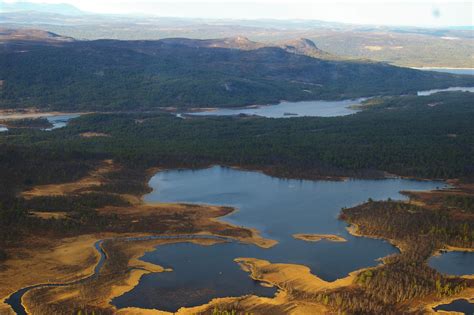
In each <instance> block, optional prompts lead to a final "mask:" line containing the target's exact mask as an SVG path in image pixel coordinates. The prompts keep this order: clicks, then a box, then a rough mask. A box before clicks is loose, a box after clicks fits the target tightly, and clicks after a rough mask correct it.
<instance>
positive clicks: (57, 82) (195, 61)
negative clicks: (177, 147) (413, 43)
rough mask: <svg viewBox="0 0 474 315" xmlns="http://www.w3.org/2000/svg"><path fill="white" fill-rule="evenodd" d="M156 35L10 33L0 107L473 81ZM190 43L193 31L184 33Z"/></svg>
mask: <svg viewBox="0 0 474 315" xmlns="http://www.w3.org/2000/svg"><path fill="white" fill-rule="evenodd" d="M182 41H183V40H182V39H181V40H179V39H177V40H170V39H168V40H158V41H118V40H96V41H58V42H52V43H50V42H38V41H15V40H9V41H7V44H5V45H3V46H2V49H1V50H0V80H1V82H2V84H1V88H0V108H19V107H29V106H36V107H41V108H45V109H50V110H60V111H61V110H62V111H65V110H68V111H83V110H94V111H120V110H140V109H150V108H157V107H181V108H184V107H186V108H189V107H210V106H214V107H232V106H242V105H254V104H272V103H278V102H279V101H281V100H289V101H298V100H314V99H347V98H356V97H363V96H374V95H400V94H414V93H416V91H419V90H427V89H433V88H446V87H450V86H473V85H474V79H473V78H472V77H470V76H461V75H453V74H446V73H435V72H427V71H419V70H414V69H409V68H401V67H396V66H392V65H388V64H386V63H380V62H372V61H368V60H342V59H341V60H326V59H318V58H312V57H309V56H305V55H301V54H296V53H291V52H288V51H286V50H284V49H282V48H278V47H263V48H259V49H254V50H240V49H230V48H208V47H199V44H198V42H196V44H194V45H193V44H192V43H191V44H189V43H188V44H186V45H183V44H182V43H181V42H182ZM189 41H191V42H192V40H189Z"/></svg>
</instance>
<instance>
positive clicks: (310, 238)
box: [293, 233, 347, 242]
mask: <svg viewBox="0 0 474 315" xmlns="http://www.w3.org/2000/svg"><path fill="white" fill-rule="evenodd" d="M293 237H294V238H296V239H298V240H303V241H307V242H319V241H321V240H328V241H331V242H347V240H346V239H345V238H344V237H342V236H339V235H334V234H304V233H300V234H293Z"/></svg>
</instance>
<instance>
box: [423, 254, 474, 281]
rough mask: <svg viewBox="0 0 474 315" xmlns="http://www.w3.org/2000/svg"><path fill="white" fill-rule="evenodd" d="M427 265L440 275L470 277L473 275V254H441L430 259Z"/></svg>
mask: <svg viewBox="0 0 474 315" xmlns="http://www.w3.org/2000/svg"><path fill="white" fill-rule="evenodd" d="M428 264H429V265H430V266H431V267H433V268H435V269H436V270H438V271H439V272H441V273H445V274H450V275H457V276H461V275H471V274H474V252H442V253H441V254H440V255H437V256H433V257H431V258H430V259H429V261H428Z"/></svg>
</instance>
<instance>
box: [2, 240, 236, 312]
mask: <svg viewBox="0 0 474 315" xmlns="http://www.w3.org/2000/svg"><path fill="white" fill-rule="evenodd" d="M153 239H183V240H189V239H215V240H224V241H233V240H231V239H228V238H225V237H220V236H214V235H192V234H190V235H176V236H175V235H156V236H145V237H126V238H115V239H107V240H124V241H144V240H153ZM104 241H105V239H104V240H99V241H97V242H95V244H94V248H95V249H96V250H97V252H98V253H99V254H100V258H99V261H98V262H97V264H96V266H95V267H94V272H93V273H92V274H91V275H89V276H87V277H85V278H82V279H78V280H74V281H71V282H65V283H42V284H35V285H32V286H29V287H26V288H22V289H20V290H18V291H16V292H14V293H12V294H11V295H10V296H9V297H8V298H6V299H5V301H4V302H5V303H7V304H8V305H10V306H11V308H12V309H13V311H15V313H16V314H17V315H28V313H27V312H26V309H25V307H24V306H23V304H22V299H23V296H24V295H25V294H26V293H27V292H28V291H30V290H32V289H37V288H41V287H65V286H70V285H75V284H80V283H83V282H86V281H88V280H91V279H95V278H97V277H98V276H99V273H100V270H101V269H102V266H103V265H104V263H105V261H106V259H107V254H106V253H105V251H104V249H103V247H102V244H103V242H104Z"/></svg>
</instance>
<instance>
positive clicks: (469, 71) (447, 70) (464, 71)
mask: <svg viewBox="0 0 474 315" xmlns="http://www.w3.org/2000/svg"><path fill="white" fill-rule="evenodd" d="M415 69H418V70H423V71H435V72H445V73H453V74H467V75H474V68H465V69H463V68H415Z"/></svg>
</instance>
